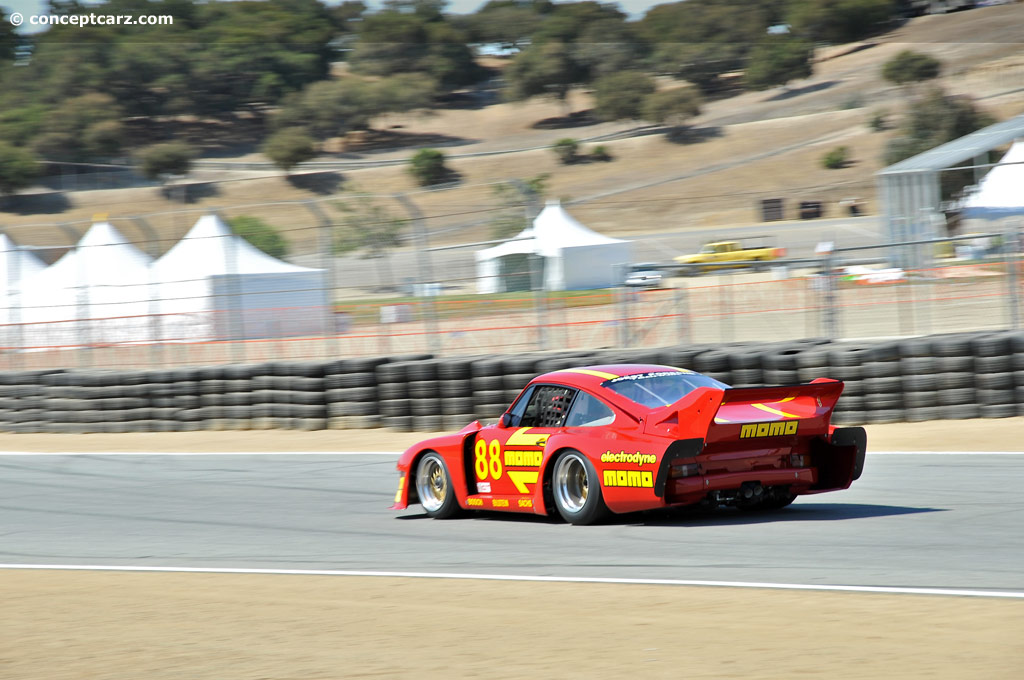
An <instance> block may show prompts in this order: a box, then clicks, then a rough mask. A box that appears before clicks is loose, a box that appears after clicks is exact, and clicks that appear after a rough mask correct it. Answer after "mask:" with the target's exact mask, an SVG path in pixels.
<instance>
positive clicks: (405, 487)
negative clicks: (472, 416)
mask: <svg viewBox="0 0 1024 680" xmlns="http://www.w3.org/2000/svg"><path fill="white" fill-rule="evenodd" d="M479 431H480V430H479V428H477V429H473V430H465V429H464V430H462V431H460V432H459V433H458V434H453V435H448V436H445V437H439V438H437V439H428V440H426V441H423V442H419V443H418V444H416V445H415V446H412V447H410V448H409V449H407V450H406V452H405V453H404V454H402V457H401V459H400V463H399V467H400V468H401V467H402V463H404V464H405V470H404V474H403V477H402V479H404V480H405V481H404V482H400V483H399V484H400V486H399V489H398V493H396V494H395V506H394V507H396V508H397V509H403V508H405V507H408V505H409V488H410V487H411V486H412V485H413V479H412V474H413V472H414V471H415V470H416V466H417V465H419V461H420V459H421V458H423V456H424V455H425V454H426V453H428V452H429V451H435V452H437V453H438V454H439V455H440V456H441V458H443V459H444V462H445V465H447V466H448V474H449V475H451V478H452V488H453V489H454V490H455V498H456V500H457V501H458V503H459V506H460V507H467V506H466V496H467V495H468V494H469V481H468V479H467V478H466V452H467V450H469V449H471V448H472V447H470V446H467V442H472V440H473V439H474V438H475V437H476V434H477V432H479Z"/></svg>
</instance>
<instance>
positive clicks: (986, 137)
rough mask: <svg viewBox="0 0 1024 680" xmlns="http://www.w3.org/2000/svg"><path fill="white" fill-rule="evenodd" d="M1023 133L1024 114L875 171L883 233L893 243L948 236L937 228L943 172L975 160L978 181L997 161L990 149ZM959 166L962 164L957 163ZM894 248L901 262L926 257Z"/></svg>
mask: <svg viewBox="0 0 1024 680" xmlns="http://www.w3.org/2000/svg"><path fill="white" fill-rule="evenodd" d="M1019 138H1024V114H1021V115H1019V116H1016V117H1015V118H1011V119H1010V120H1006V121H1003V122H1001V123H996V124H994V125H989V126H988V127H986V128H983V129H981V130H978V131H976V132H972V133H971V134H969V135H966V136H964V137H961V138H959V139H955V140H953V141H952V142H948V143H946V144H943V145H941V146H937V147H935V148H934V149H929V150H928V151H925V152H924V153H920V154H918V155H916V156H913V157H912V158H907V159H906V160H902V161H900V162H899V163H896V164H895V165H890V166H889V167H887V168H884V169H883V170H880V171H879V172H878V173H876V178H877V182H878V196H879V199H880V201H881V204H882V210H883V212H882V219H883V234H884V235H885V236H886V238H887V240H888V241H889V242H890V243H893V244H898V243H906V242H907V241H923V240H927V239H933V238H940V237H942V236H946V234H945V233H938V226H939V225H940V224H944V218H943V216H942V212H941V210H940V203H941V195H940V188H939V187H940V176H941V175H940V173H942V172H944V171H949V170H951V169H954V168H956V169H964V167H965V166H961V165H960V164H961V163H964V162H965V161H973V164H972V165H969V166H966V167H967V168H973V169H974V177H975V181H977V180H980V179H981V177H982V176H983V175H984V173H985V171H986V170H987V169H988V168H990V167H992V164H990V163H989V162H988V155H987V153H988V152H989V151H991V150H992V149H995V148H998V147H1000V146H1004V145H1006V144H1011V143H1012V142H1014V141H1015V140H1017V139H1019ZM958 166H959V167H958ZM899 250H900V251H904V252H899V253H896V254H895V257H894V259H896V260H897V261H898V262H899V263H900V264H901V265H902V266H912V267H920V266H922V265H923V264H925V259H926V258H925V257H924V256H923V252H924V251H922V250H920V249H909V248H907V249H899Z"/></svg>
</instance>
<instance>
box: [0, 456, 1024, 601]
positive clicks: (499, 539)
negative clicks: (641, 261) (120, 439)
mask: <svg viewBox="0 0 1024 680" xmlns="http://www.w3.org/2000/svg"><path fill="white" fill-rule="evenodd" d="M395 459H396V458H395V456H392V455H319V456H314V455H290V456H286V455H273V454H272V455H248V454H246V455H209V456H182V455H174V454H159V455H129V456H114V455H68V456H59V455H58V456H53V455H49V456H10V455H0V563H4V564H65V565H119V566H149V567H166V566H171V567H218V568H223V567H232V568H238V567H242V568H284V569H332V570H333V569H341V570H374V571H377V570H379V571H426V572H460V573H483V574H522V575H540V576H583V577H621V578H666V579H698V580H729V581H748V582H749V581H756V582H771V583H805V584H811V585H821V584H833V585H867V586H894V587H931V588H957V589H986V590H1017V591H1021V590H1024V569H1022V568H1021V565H1022V564H1024V531H1022V530H1021V527H1022V526H1024V495H1022V494H1021V493H1020V489H1021V488H1024V454H1021V455H995V454H991V455H983V454H977V455H902V454H898V455H870V454H869V457H868V462H867V467H866V470H865V473H864V476H863V478H862V479H861V480H860V481H859V482H857V483H856V484H855V485H854V487H853V488H852V489H850V490H848V491H844V492H839V493H832V494H825V495H822V496H811V497H805V498H801V499H798V500H797V502H796V503H795V504H794V505H793V506H791V507H789V508H787V509H785V510H782V511H778V512H774V513H770V514H763V515H750V514H743V513H739V512H736V511H730V510H720V511H717V512H715V513H706V514H695V513H677V514H674V515H646V516H629V517H626V518H619V519H620V521H619V522H617V523H612V524H608V525H604V526H596V527H573V526H569V525H566V524H561V523H558V522H555V521H553V520H547V519H544V518H539V517H527V516H518V515H516V516H513V515H498V514H488V515H470V516H469V517H468V518H466V519H456V520H451V521H436V520H430V519H428V518H426V517H425V516H424V515H422V514H421V513H420V511H419V506H413V507H412V508H410V510H407V511H404V512H402V513H397V514H396V513H393V512H391V511H390V510H388V509H387V508H388V506H389V505H390V503H391V499H392V497H393V495H394V489H395V482H396V479H397V475H396V474H395V473H394V462H395Z"/></svg>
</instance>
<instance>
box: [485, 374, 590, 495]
mask: <svg viewBox="0 0 1024 680" xmlns="http://www.w3.org/2000/svg"><path fill="white" fill-rule="evenodd" d="M576 393H577V390H575V389H573V388H571V387H566V386H564V385H546V384H538V385H531V386H530V387H529V388H528V389H527V390H526V391H525V392H523V394H522V395H521V396H520V398H519V399H518V400H516V403H515V404H514V405H513V406H512V408H511V409H509V412H508V414H507V425H504V426H503V425H497V426H495V427H487V428H484V429H483V430H480V432H478V433H477V435H476V441H475V442H474V444H473V454H472V459H471V461H470V462H471V465H470V467H471V469H472V479H473V480H474V481H475V482H476V493H477V495H479V496H480V497H481V501H480V503H478V504H477V503H473V504H477V505H479V506H482V507H493V508H496V509H509V510H515V509H524V510H525V509H530V508H532V507H533V501H532V497H533V494H534V491H535V490H536V485H537V483H538V482H539V478H540V464H541V461H542V460H543V457H544V447H545V445H546V444H547V440H548V437H549V436H551V435H552V434H554V433H555V432H556V431H557V430H558V428H560V427H563V426H564V424H565V420H566V417H567V415H568V413H569V409H570V407H571V406H572V402H573V399H574V398H575V397H576ZM484 500H486V501H487V502H484Z"/></svg>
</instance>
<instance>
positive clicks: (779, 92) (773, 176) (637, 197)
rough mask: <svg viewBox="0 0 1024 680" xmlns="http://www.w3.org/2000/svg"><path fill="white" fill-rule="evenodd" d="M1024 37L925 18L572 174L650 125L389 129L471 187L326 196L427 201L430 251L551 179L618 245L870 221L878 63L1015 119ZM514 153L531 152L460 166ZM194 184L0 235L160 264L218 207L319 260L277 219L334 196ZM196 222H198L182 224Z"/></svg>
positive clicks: (372, 174) (297, 189)
mask: <svg viewBox="0 0 1024 680" xmlns="http://www.w3.org/2000/svg"><path fill="white" fill-rule="evenodd" d="M1021 36H1024V6H1022V5H1020V4H1015V5H1003V6H996V7H987V8H979V9H976V10H972V11H968V12H960V13H956V14H950V15H941V16H927V17H920V18H918V19H914V20H912V21H910V22H908V23H907V24H906V25H905V26H904V27H902V28H900V29H899V30H898V31H895V32H893V33H891V34H888V35H885V36H882V37H881V38H879V39H878V40H877V41H875V42H873V43H871V44H861V45H848V46H840V47H834V48H828V49H823V50H820V51H819V54H818V62H817V63H816V65H815V73H814V75H813V76H812V77H811V78H808V79H807V80H805V81H798V82H794V83H791V84H790V87H789V88H788V89H783V88H776V89H774V90H769V91H767V92H753V93H744V94H741V95H739V96H736V97H733V98H729V99H724V100H720V101H715V102H711V103H709V104H707V105H706V106H705V110H704V112H703V113H702V114H701V116H700V117H698V118H697V119H695V120H694V121H693V126H692V129H691V131H690V134H688V135H687V136H686V137H685V138H684V139H682V140H679V141H672V140H669V139H666V137H665V136H664V135H661V134H658V135H648V136H634V137H627V138H623V139H616V140H613V141H605V142H602V144H603V145H604V146H605V147H606V148H607V149H608V150H609V151H610V152H611V154H612V156H613V160H612V161H611V162H595V163H585V164H579V165H573V166H561V165H559V164H558V163H557V162H556V159H555V156H554V154H552V153H551V152H550V151H549V150H548V149H547V148H546V147H547V146H548V145H550V144H551V143H552V142H553V141H554V140H556V139H559V138H561V137H567V136H569V137H575V138H577V139H583V138H587V137H592V136H597V135H603V134H608V133H611V132H614V131H622V130H627V129H630V128H636V127H639V126H641V125H642V124H641V123H626V124H610V123H602V124H595V125H584V126H580V127H565V128H557V127H551V126H549V125H546V124H544V125H538V121H543V120H546V119H556V118H559V117H560V116H563V115H564V113H565V110H564V109H563V108H562V107H561V106H560V105H558V104H556V103H555V102H551V101H545V100H533V101H531V102H528V103H525V104H494V105H490V106H487V107H484V108H479V109H447V110H441V111H438V112H436V113H435V115H431V116H391V117H388V118H387V119H386V120H383V121H378V126H380V127H387V128H390V129H391V130H392V131H394V132H395V133H396V134H403V135H409V136H410V137H415V136H420V135H427V136H431V137H433V138H434V139H441V140H447V141H448V142H449V144H448V145H447V146H444V147H442V148H443V149H444V151H445V152H446V153H447V154H449V156H450V157H451V160H450V161H449V165H450V166H451V167H452V168H453V169H454V170H456V171H457V172H458V173H459V175H460V180H461V181H460V183H459V184H458V185H457V186H455V187H454V188H450V189H446V190H442V191H431V192H423V191H419V190H417V189H416V187H415V185H414V184H413V182H412V180H411V178H410V177H409V176H408V174H407V173H406V172H405V169H404V168H403V167H401V166H392V167H379V168H372V169H361V170H345V171H339V172H338V175H337V176H336V177H335V178H334V179H335V180H337V186H336V187H332V186H330V182H328V189H327V193H330V191H332V190H334V189H337V190H340V191H341V192H342V194H344V193H345V191H346V190H353V189H355V190H362V191H366V192H371V193H377V194H389V193H393V192H400V191H413V192H416V193H414V194H412V197H413V199H414V200H415V201H416V203H417V205H418V206H419V207H420V209H421V210H422V212H423V213H424V214H425V215H426V216H427V217H428V218H429V219H428V221H427V222H428V228H429V229H430V231H431V232H433V234H432V236H431V240H432V243H433V244H438V243H457V242H465V241H473V240H481V239H485V238H488V236H489V231H488V228H487V227H486V225H485V223H486V222H487V220H489V219H490V217H491V216H492V215H493V214H494V211H495V209H496V208H497V207H498V203H497V200H496V199H495V197H494V196H493V184H494V183H495V182H500V181H504V180H507V179H509V178H515V177H520V178H525V177H531V176H534V175H537V174H538V173H542V172H546V173H550V174H551V179H550V180H549V187H550V191H549V195H550V196H551V197H558V198H563V199H564V200H568V201H570V202H572V204H573V207H572V211H573V213H574V214H575V215H577V216H578V217H579V218H580V219H581V220H582V221H584V222H586V223H587V224H588V225H590V226H592V227H593V228H595V229H597V230H599V231H602V232H605V233H609V234H628V233H631V232H632V233H637V232H657V231H663V230H669V229H672V230H676V229H680V228H686V227H706V226H717V225H721V226H727V225H729V224H741V223H750V222H753V221H757V220H758V219H759V211H758V205H759V200H760V199H761V198H767V197H781V198H785V199H786V200H787V203H788V205H789V206H790V211H791V213H792V212H793V211H794V210H795V203H796V202H797V201H800V200H820V201H823V202H825V203H826V204H827V208H826V209H827V214H829V215H835V214H837V210H838V208H837V206H836V204H837V202H838V201H839V200H841V199H843V198H847V197H859V198H861V199H863V200H865V201H866V208H867V211H868V212H869V213H872V212H877V211H878V205H877V202H876V198H875V187H874V180H873V174H874V173H875V172H876V171H877V170H878V169H880V168H881V167H882V163H881V155H882V154H881V152H882V149H883V148H884V145H885V142H886V140H887V139H888V138H889V137H890V136H891V135H892V134H894V133H893V131H892V130H891V129H890V130H889V131H883V132H872V131H871V130H870V128H869V127H868V125H867V122H868V121H869V119H870V118H871V117H872V116H873V115H874V114H875V113H877V112H881V111H887V112H889V113H890V114H892V119H893V121H894V122H895V121H896V120H897V117H898V114H899V113H900V111H901V110H902V108H903V106H904V102H905V101H906V93H905V92H904V91H903V90H901V89H900V88H897V87H895V86H892V85H890V84H888V83H886V82H885V81H883V80H882V79H881V77H880V75H879V73H880V69H881V64H882V63H884V62H885V61H886V60H887V59H889V58H890V57H891V56H893V55H894V54H895V53H896V52H898V51H899V50H901V49H907V48H911V49H914V50H917V51H922V52H928V53H931V54H933V55H934V56H936V57H938V58H939V59H941V60H942V61H943V63H944V75H943V77H942V78H941V79H940V84H941V85H942V86H943V87H945V88H946V89H947V90H948V91H950V92H951V93H958V94H965V95H970V96H971V97H973V98H974V99H975V100H976V101H977V102H978V103H979V104H980V105H981V106H982V107H983V108H985V109H986V110H988V111H989V112H990V113H992V114H993V115H995V116H996V117H998V118H1000V119H1005V118H1007V117H1010V116H1013V115H1018V114H1020V113H1021V112H1024V86H1022V84H1024V56H1021V55H1022V50H1021V46H1022V45H1021V40H1022V38H1021ZM570 106H571V108H572V109H574V110H577V111H579V110H585V109H587V108H589V107H590V99H589V95H588V94H587V93H585V92H576V93H574V94H573V96H572V97H571V99H570ZM840 145H842V146H847V147H849V148H850V150H851V154H852V162H851V163H850V164H849V165H848V166H847V167H845V168H843V169H840V170H824V169H822V167H821V164H820V158H821V156H823V155H824V154H825V153H826V152H827V151H828V150H830V149H832V148H834V147H836V146H840ZM584 146H585V147H586V146H588V145H584ZM537 147H540V148H537ZM515 149H526V150H521V151H517V152H514V153H503V154H499V155H484V156H477V157H464V158H458V157H456V156H458V155H463V154H472V153H478V152H492V151H500V150H515ZM411 153H412V151H411V150H410V149H401V150H393V151H377V152H374V153H369V152H367V153H363V154H361V156H362V157H363V158H367V159H371V158H407V157H408V156H410V155H411ZM352 157H353V154H347V155H346V156H345V158H352ZM329 158H331V157H325V159H329ZM239 160H244V159H239ZM195 175H196V178H197V179H200V180H203V181H209V182H210V184H208V185H206V186H205V187H204V188H203V190H202V191H200V192H198V193H197V195H196V196H195V197H194V200H193V202H191V203H188V204H186V205H184V206H183V205H182V203H181V202H180V201H176V200H170V199H168V198H167V197H165V196H164V195H162V194H161V193H160V192H159V191H158V190H157V189H155V188H142V189H127V190H108V191H88V192H70V193H67V194H65V195H63V196H57V197H54V196H35V197H23V198H18V199H15V200H14V201H11V202H9V203H8V204H7V205H6V206H5V209H6V210H7V212H4V213H0V223H2V224H3V225H4V229H5V230H6V231H7V232H8V233H10V234H11V235H12V236H13V237H14V238H16V239H18V240H19V241H21V242H22V243H29V244H36V245H57V244H66V243H68V241H69V239H70V238H71V236H70V234H69V233H68V229H67V228H66V227H61V226H59V224H60V223H65V224H67V225H69V226H70V227H71V228H72V229H77V230H79V231H81V230H82V229H84V228H85V227H87V225H88V223H89V221H90V220H91V219H92V218H93V216H94V215H96V214H109V215H110V217H111V218H124V217H128V216H133V215H145V216H146V219H145V221H146V224H147V225H148V226H149V228H151V229H152V230H153V231H155V232H156V234H157V238H158V241H159V243H158V244H157V245H156V246H154V247H153V248H152V250H156V251H162V250H165V249H166V248H167V247H169V246H170V245H171V244H172V243H173V242H174V241H175V240H176V239H178V238H180V236H181V235H183V234H184V232H185V231H186V230H187V229H188V228H189V227H190V226H191V224H192V223H193V222H194V220H195V218H196V217H198V215H199V214H200V212H201V211H203V210H208V209H212V208H219V209H221V210H222V211H223V212H224V213H225V214H226V215H228V216H231V215H237V214H249V215H259V216H261V217H263V218H264V219H265V220H266V221H268V222H269V223H270V224H272V225H274V226H276V227H277V228H279V229H281V230H283V231H285V233H286V235H287V236H288V238H289V240H290V241H291V242H292V244H293V253H295V254H301V253H311V252H316V247H317V230H316V229H314V228H313V226H314V225H315V224H316V221H315V219H314V218H313V216H312V215H311V213H309V212H308V211H307V210H305V209H303V208H301V207H297V206H296V205H294V204H277V205H268V204H276V203H280V202H288V201H299V200H311V199H323V198H324V197H325V195H326V194H325V193H324V191H325V190H324V188H323V186H321V187H319V189H320V193H317V192H315V191H311V190H308V189H304V188H301V186H296V184H293V183H290V182H288V181H286V180H285V179H284V178H282V177H281V176H279V175H278V174H277V173H269V172H253V171H243V170H239V171H230V172H229V171H214V170H202V171H200V172H197V173H195ZM384 202H385V203H388V204H389V206H390V209H391V210H392V211H393V212H394V213H395V214H399V215H403V214H404V212H403V211H402V209H401V207H400V206H398V205H396V204H394V203H393V202H391V201H384ZM255 204H259V205H255ZM240 206H246V207H240ZM183 207H184V208H185V209H187V210H192V211H194V212H192V213H190V214H182V213H175V212H173V211H177V210H181V209H182V208H183ZM326 210H327V211H328V214H329V215H331V216H332V217H333V216H337V215H339V214H340V213H337V212H334V211H333V209H332V208H330V206H327V208H326ZM115 224H117V225H118V226H119V228H121V229H122V230H123V231H124V232H125V233H126V234H128V235H129V236H130V237H131V238H133V239H138V240H140V241H143V240H145V237H144V234H145V233H146V232H145V228H144V227H142V226H139V225H138V224H137V223H134V222H131V221H129V220H120V219H117V220H115Z"/></svg>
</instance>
